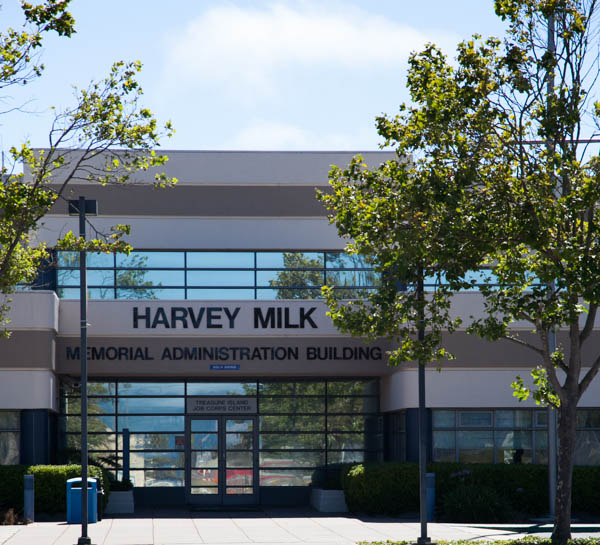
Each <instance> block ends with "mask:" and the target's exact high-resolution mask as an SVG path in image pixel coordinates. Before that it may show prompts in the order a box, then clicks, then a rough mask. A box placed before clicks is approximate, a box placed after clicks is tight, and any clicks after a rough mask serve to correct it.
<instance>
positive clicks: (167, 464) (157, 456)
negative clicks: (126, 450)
mask: <svg viewBox="0 0 600 545" xmlns="http://www.w3.org/2000/svg"><path fill="white" fill-rule="evenodd" d="M183 456H184V454H183V452H156V451H150V452H148V451H146V452H141V451H135V452H131V467H132V468H134V469H142V468H149V467H150V468H154V467H160V468H174V469H175V468H182V467H183V466H184V457H183Z"/></svg>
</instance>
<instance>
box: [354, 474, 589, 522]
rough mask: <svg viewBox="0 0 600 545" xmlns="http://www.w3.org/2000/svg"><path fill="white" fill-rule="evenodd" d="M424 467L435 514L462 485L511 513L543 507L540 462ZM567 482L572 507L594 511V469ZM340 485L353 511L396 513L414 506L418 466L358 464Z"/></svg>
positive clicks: (544, 478)
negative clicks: (487, 493) (486, 493)
mask: <svg viewBox="0 0 600 545" xmlns="http://www.w3.org/2000/svg"><path fill="white" fill-rule="evenodd" d="M427 471H428V472H433V473H435V477H436V483H435V488H436V490H435V493H436V514H437V516H438V517H440V518H444V514H445V513H444V500H445V498H446V496H447V495H448V494H451V493H452V492H453V491H454V490H456V488H457V487H459V486H462V485H472V486H474V487H485V488H489V489H491V490H492V491H494V493H495V494H497V495H498V496H499V497H500V498H502V499H503V501H505V503H506V504H507V505H508V506H509V508H510V509H511V510H512V511H514V512H517V513H521V514H523V515H525V514H526V515H535V516H539V515H542V514H545V513H546V512H547V510H548V470H547V467H546V466H539V465H530V464H469V465H467V464H452V463H432V464H428V466H427ZM573 483H574V487H573V490H574V491H573V509H574V511H580V512H588V513H599V512H600V468H598V467H592V466H580V467H576V468H575V471H574V480H573ZM342 486H343V489H344V492H345V496H346V503H347V504H348V507H349V509H350V510H351V511H354V512H359V513H368V514H387V515H398V514H402V513H408V512H416V511H418V510H419V469H418V465H417V464H415V463H400V462H384V463H371V464H358V465H355V466H352V467H351V468H350V469H348V470H344V472H343V473H342ZM469 522H478V520H470V521H469ZM481 522H484V521H481ZM485 522H488V521H485Z"/></svg>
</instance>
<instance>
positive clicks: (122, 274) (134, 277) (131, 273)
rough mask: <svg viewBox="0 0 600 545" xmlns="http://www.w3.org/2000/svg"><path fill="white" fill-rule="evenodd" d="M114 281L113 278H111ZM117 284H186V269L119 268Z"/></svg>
mask: <svg viewBox="0 0 600 545" xmlns="http://www.w3.org/2000/svg"><path fill="white" fill-rule="evenodd" d="M111 283H112V280H111ZM117 286H134V287H135V286H140V287H152V286H167V287H169V286H171V287H176V288H177V287H179V286H181V287H183V286H185V272H184V271H149V270H144V269H129V270H117Z"/></svg>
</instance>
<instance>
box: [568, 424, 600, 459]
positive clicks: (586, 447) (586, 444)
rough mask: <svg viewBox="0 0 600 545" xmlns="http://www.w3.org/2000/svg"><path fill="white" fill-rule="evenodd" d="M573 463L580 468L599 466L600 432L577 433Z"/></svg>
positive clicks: (581, 431)
mask: <svg viewBox="0 0 600 545" xmlns="http://www.w3.org/2000/svg"><path fill="white" fill-rule="evenodd" d="M574 463H575V465H580V466H597V465H600V431H592V430H585V431H583V430H578V431H577V437H576V441H575V457H574Z"/></svg>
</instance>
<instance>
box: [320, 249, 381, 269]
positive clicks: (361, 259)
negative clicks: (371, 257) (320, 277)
mask: <svg viewBox="0 0 600 545" xmlns="http://www.w3.org/2000/svg"><path fill="white" fill-rule="evenodd" d="M325 258H326V266H327V268H328V269H364V268H371V265H369V264H368V263H367V260H366V257H365V256H362V255H357V254H353V255H350V254H347V253H346V252H327V253H326V254H325Z"/></svg>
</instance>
